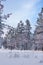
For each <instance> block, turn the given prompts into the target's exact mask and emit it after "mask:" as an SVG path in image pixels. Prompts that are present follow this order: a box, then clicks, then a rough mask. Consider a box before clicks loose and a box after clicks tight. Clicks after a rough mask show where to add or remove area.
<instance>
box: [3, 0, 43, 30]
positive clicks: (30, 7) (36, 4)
mask: <svg viewBox="0 0 43 65" xmlns="http://www.w3.org/2000/svg"><path fill="white" fill-rule="evenodd" d="M3 4H4V14H7V13H12V15H11V16H10V17H9V19H8V20H7V21H6V24H8V25H11V26H13V27H16V26H17V23H18V22H19V21H20V20H22V21H23V22H24V23H25V20H26V19H29V20H30V24H31V27H32V30H34V29H35V25H36V20H37V17H38V13H39V12H40V11H41V8H42V7H43V0H6V1H5V2H3Z"/></svg>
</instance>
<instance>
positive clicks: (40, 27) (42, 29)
mask: <svg viewBox="0 0 43 65" xmlns="http://www.w3.org/2000/svg"><path fill="white" fill-rule="evenodd" d="M34 44H35V50H37V49H38V50H43V8H42V10H41V12H40V13H39V18H38V19H37V27H36V29H35V32H34Z"/></svg>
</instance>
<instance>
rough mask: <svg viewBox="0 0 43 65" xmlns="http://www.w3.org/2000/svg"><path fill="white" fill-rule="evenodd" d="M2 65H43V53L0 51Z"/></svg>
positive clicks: (0, 63) (0, 64)
mask: <svg viewBox="0 0 43 65" xmlns="http://www.w3.org/2000/svg"><path fill="white" fill-rule="evenodd" d="M0 65H43V51H33V50H32V51H20V50H19V51H18V50H12V51H11V50H5V49H0Z"/></svg>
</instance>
